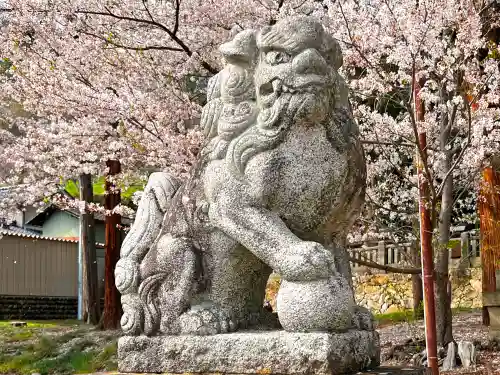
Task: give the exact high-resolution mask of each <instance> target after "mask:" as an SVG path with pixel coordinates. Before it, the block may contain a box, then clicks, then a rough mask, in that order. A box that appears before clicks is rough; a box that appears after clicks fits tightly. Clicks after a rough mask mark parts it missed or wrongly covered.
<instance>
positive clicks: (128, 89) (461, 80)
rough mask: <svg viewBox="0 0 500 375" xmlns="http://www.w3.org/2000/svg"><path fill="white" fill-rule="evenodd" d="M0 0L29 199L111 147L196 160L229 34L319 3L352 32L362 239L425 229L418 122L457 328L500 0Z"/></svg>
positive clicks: (145, 157)
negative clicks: (457, 235)
mask: <svg viewBox="0 0 500 375" xmlns="http://www.w3.org/2000/svg"><path fill="white" fill-rule="evenodd" d="M0 8H2V9H3V11H2V12H0V14H2V25H3V26H2V33H0V39H1V40H0V51H1V57H2V58H4V65H3V66H6V69H5V73H6V74H4V75H3V76H2V88H3V90H2V92H1V93H0V96H1V99H2V100H3V102H4V103H12V102H13V103H17V104H20V105H22V108H23V109H24V110H25V111H26V112H27V114H25V115H24V116H22V117H20V116H10V117H9V121H10V124H11V128H10V129H3V130H2V129H0V141H1V142H2V146H4V147H2V149H1V150H0V160H1V165H3V166H4V167H3V170H2V173H1V174H0V178H2V179H3V181H4V183H7V184H10V185H12V184H19V183H23V184H25V185H23V186H24V188H23V189H22V192H23V193H22V194H19V195H18V197H17V199H18V200H19V201H20V202H28V203H31V202H33V203H34V202H37V201H41V200H43V199H44V198H45V199H46V198H47V197H55V194H56V193H57V192H58V191H59V189H60V186H61V182H62V181H65V180H67V179H75V178H77V177H78V176H79V175H80V174H85V173H92V174H95V175H103V174H104V173H105V162H106V161H107V160H119V161H120V163H121V165H122V173H121V174H120V176H119V179H121V181H122V182H123V183H125V184H126V183H127V182H129V181H132V180H137V179H144V178H145V177H146V176H147V175H148V174H149V172H150V171H151V170H155V169H166V170H169V171H170V172H173V173H175V174H177V175H180V176H183V175H185V174H186V173H187V171H188V170H189V168H190V165H191V164H192V162H193V160H194V157H195V155H196V153H197V150H198V148H199V145H200V142H202V139H201V136H200V134H199V132H198V131H197V129H196V126H195V125H196V122H197V120H196V119H197V118H198V117H199V113H200V106H201V105H202V104H203V103H204V99H203V87H204V84H205V83H206V81H207V78H208V77H209V76H210V75H212V74H214V73H216V72H217V71H218V69H219V68H220V61H219V55H218V52H217V47H218V45H219V44H220V43H221V42H222V41H224V40H227V39H228V38H229V37H230V36H231V35H234V34H235V33H236V32H238V31H240V30H242V29H244V28H250V27H252V28H254V27H259V26H261V25H263V24H272V23H274V22H276V20H278V19H280V18H281V17H285V16H287V15H291V14H296V13H301V14H309V15H313V16H316V17H318V18H320V19H321V21H322V22H323V23H324V24H325V25H326V27H327V29H328V30H329V31H330V32H331V33H332V34H333V35H334V36H335V37H336V38H337V39H338V40H339V41H340V42H341V44H342V47H343V51H344V67H343V73H344V75H345V76H346V78H347V80H348V81H349V83H350V85H351V89H352V92H353V97H352V99H353V100H352V103H353V109H354V112H355V116H356V117H357V119H358V121H359V124H360V129H361V132H362V135H363V138H364V140H363V141H364V144H365V151H366V156H367V161H368V179H369V181H368V182H369V189H368V191H367V207H366V210H365V211H366V212H365V214H364V215H363V217H362V218H361V219H360V226H359V227H358V228H356V229H357V230H355V231H354V232H353V236H352V239H357V238H362V237H363V236H364V237H366V236H368V235H370V236H373V235H376V234H380V233H381V232H384V233H386V234H387V233H390V234H391V235H393V236H395V237H396V238H400V239H401V238H403V239H408V238H410V239H417V236H416V235H414V234H412V233H416V232H415V231H414V227H415V223H416V221H417V220H418V217H417V212H418V210H417V202H418V200H417V198H418V197H417V177H416V170H415V150H418V153H420V154H422V153H423V151H424V150H423V149H422V147H418V146H419V145H418V143H417V139H418V133H419V132H421V131H425V132H426V133H427V136H428V144H429V147H428V149H427V150H426V151H427V152H428V154H429V158H428V162H427V163H425V165H424V169H425V173H424V175H425V178H427V180H428V181H429V182H430V194H431V206H432V210H431V211H432V213H433V222H434V226H435V228H436V238H437V243H439V246H438V247H436V249H437V251H436V256H437V267H436V275H437V281H438V282H437V293H438V294H439V295H440V296H441V297H443V298H438V301H441V303H440V304H438V318H439V319H438V321H439V325H440V327H441V328H440V332H439V337H438V338H439V340H440V342H441V343H443V344H445V343H447V342H449V341H450V340H451V339H452V337H451V310H450V296H449V294H448V293H447V284H448V282H449V280H448V254H447V253H448V249H447V245H448V242H449V236H450V225H451V222H452V218H453V217H457V216H460V215H461V216H464V217H465V216H470V217H466V218H467V219H468V220H474V219H475V218H474V211H475V210H474V208H473V207H472V206H473V205H474V204H475V199H476V198H475V197H476V191H477V186H478V178H477V177H478V171H479V170H480V169H481V168H482V166H483V165H484V163H485V161H487V160H488V157H489V155H491V154H493V153H496V152H497V151H498V142H497V139H499V137H498V136H499V134H498V116H499V109H498V102H499V86H498V81H499V78H500V77H499V71H498V54H499V52H498V45H497V44H494V43H492V42H491V40H490V39H491V38H490V34H489V32H490V30H492V29H494V28H495V27H498V19H495V18H494V16H495V7H494V2H493V1H483V2H481V1H478V0H458V1H455V0H417V1H415V0H412V1H409V0H340V1H339V0H337V1H330V0H319V1H318V0H316V1H315V0H276V1H274V0H245V1H233V0H205V1H201V0H105V1H99V0H87V1H82V0H8V1H7V2H5V4H3V5H0ZM496 10H498V9H496ZM5 20H6V21H5ZM417 96H418V99H419V100H420V101H421V102H422V103H423V105H424V108H423V109H424V110H423V113H424V118H423V119H422V118H420V117H419V116H417V113H416V111H415V99H417ZM14 130H15V131H14ZM52 199H53V198H52ZM11 203H14V202H11ZM59 203H61V201H59ZM74 204H77V203H74ZM93 209H98V207H95V208H93ZM453 212H454V213H455V214H453Z"/></svg>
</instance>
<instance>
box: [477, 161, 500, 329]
mask: <svg viewBox="0 0 500 375" xmlns="http://www.w3.org/2000/svg"><path fill="white" fill-rule="evenodd" d="M499 189H500V173H498V171H495V169H494V168H493V167H487V168H485V169H484V170H483V180H482V184H481V192H480V196H479V202H478V208H479V221H480V227H481V232H480V241H481V246H480V248H481V263H482V270H483V282H482V290H483V296H484V295H485V294H486V293H491V292H495V291H496V275H495V271H496V270H497V268H498V266H497V259H500V220H499V216H500V215H499V211H498V210H499V209H500V194H499ZM483 306H484V307H483V324H484V325H490V314H489V311H488V307H487V306H486V305H485V304H483Z"/></svg>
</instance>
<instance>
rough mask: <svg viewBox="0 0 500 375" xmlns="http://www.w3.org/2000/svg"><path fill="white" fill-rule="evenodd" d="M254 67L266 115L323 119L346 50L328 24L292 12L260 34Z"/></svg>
mask: <svg viewBox="0 0 500 375" xmlns="http://www.w3.org/2000/svg"><path fill="white" fill-rule="evenodd" d="M257 48H258V51H259V52H258V54H259V57H258V61H257V64H256V65H257V66H256V70H255V86H256V90H257V102H258V105H259V108H260V110H261V118H267V117H268V115H266V113H267V112H281V113H282V115H283V116H284V117H286V118H287V119H289V120H292V121H293V122H297V121H306V122H307V121H311V122H315V123H318V122H322V121H324V120H325V118H326V117H327V116H328V114H329V112H330V109H331V108H330V107H331V104H332V103H331V101H332V100H334V98H333V97H332V95H334V91H335V90H334V88H335V82H336V73H337V70H338V68H339V67H340V66H341V65H342V53H341V51H340V47H339V45H338V43H337V42H336V41H334V39H333V38H332V37H331V36H330V35H328V34H327V33H326V32H325V30H324V29H323V26H322V25H321V24H320V23H318V22H317V21H316V20H314V19H313V18H310V17H304V16H299V17H293V18H287V19H285V20H283V21H280V22H278V23H277V24H275V25H274V26H270V27H266V28H264V29H262V30H261V31H260V33H259V34H258V36H257Z"/></svg>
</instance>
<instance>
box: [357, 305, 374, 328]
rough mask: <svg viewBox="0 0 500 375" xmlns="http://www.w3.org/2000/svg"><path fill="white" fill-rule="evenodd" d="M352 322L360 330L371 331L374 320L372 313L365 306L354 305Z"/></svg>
mask: <svg viewBox="0 0 500 375" xmlns="http://www.w3.org/2000/svg"><path fill="white" fill-rule="evenodd" d="M352 324H353V325H354V326H355V327H356V328H357V329H360V330H363V331H373V329H374V320H373V314H372V313H371V312H370V310H368V309H367V308H365V307H362V306H356V307H355V308H354V316H353V318H352Z"/></svg>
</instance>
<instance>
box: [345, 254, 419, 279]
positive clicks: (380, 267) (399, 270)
mask: <svg viewBox="0 0 500 375" xmlns="http://www.w3.org/2000/svg"><path fill="white" fill-rule="evenodd" d="M349 260H350V261H351V262H353V263H358V264H361V265H362V266H366V267H369V268H375V269H377V270H382V271H386V272H391V273H404V274H407V275H420V274H421V273H422V270H421V269H420V268H406V267H401V268H400V267H393V266H387V265H384V264H379V263H375V262H372V261H369V260H363V259H357V258H353V257H352V256H349Z"/></svg>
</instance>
